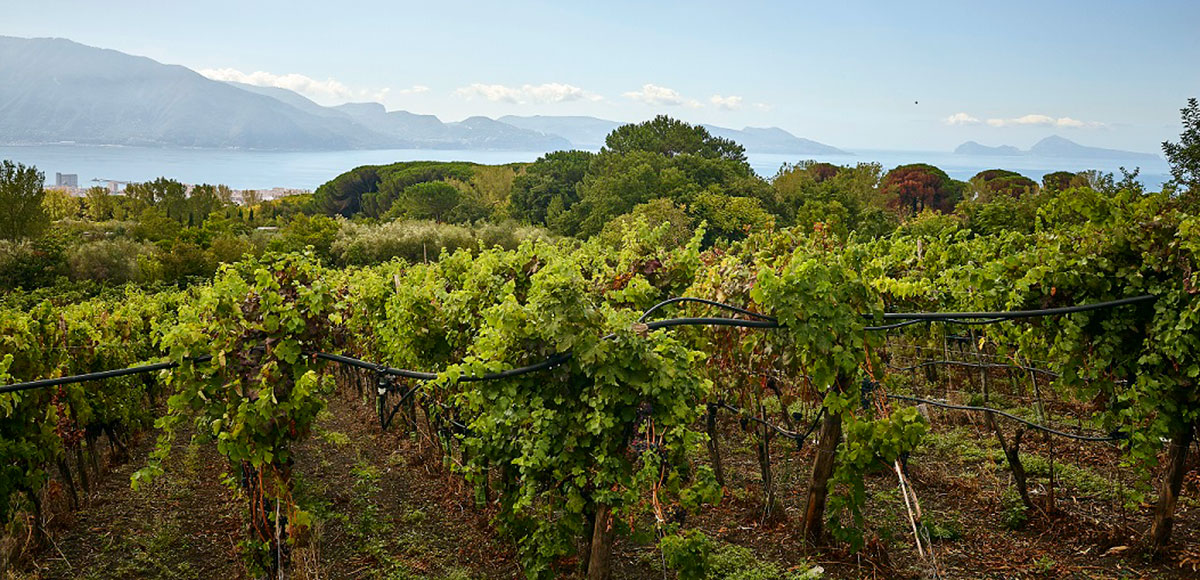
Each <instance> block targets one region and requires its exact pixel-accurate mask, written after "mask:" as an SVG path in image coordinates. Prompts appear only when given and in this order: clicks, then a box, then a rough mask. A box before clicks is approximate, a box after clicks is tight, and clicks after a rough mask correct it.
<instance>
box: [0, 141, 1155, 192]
mask: <svg viewBox="0 0 1200 580" xmlns="http://www.w3.org/2000/svg"><path fill="white" fill-rule="evenodd" d="M544 154H545V152H541V151H537V152H534V151H471V150H438V149H386V150H353V151H316V152H312V151H303V152H300V151H248V150H238V149H176V148H151V147H120V146H89V145H27V146H22V145H16V146H13V145H0V159H9V160H12V161H15V162H19V163H22V164H24V165H33V166H36V167H37V168H38V169H39V170H40V171H42V172H43V173H45V175H46V183H47V185H54V183H55V174H56V173H64V174H75V175H77V176H78V179H79V186H80V187H87V186H89V185H92V184H95V183H101V184H103V183H104V182H108V181H123V182H142V181H149V180H152V179H156V178H158V177H168V178H172V179H177V180H179V181H181V182H184V183H195V184H199V183H211V184H225V185H228V186H229V187H231V188H234V189H271V188H276V187H280V188H288V189H308V190H314V189H316V188H317V187H318V186H319V185H321V184H322V183H325V182H326V181H329V180H330V179H333V178H334V177H336V176H337V175H339V174H341V173H343V172H345V171H348V170H350V169H353V168H355V167H358V166H361V165H377V164H385V163H393V162H397V161H418V160H427V161H471V162H475V163H485V164H500V163H514V162H525V161H534V160H535V159H537V158H538V157H540V156H542V155H544ZM747 158H748V159H749V162H750V166H751V167H753V168H754V171H755V172H757V173H758V174H759V175H761V176H763V177H765V178H770V177H772V176H774V175H775V174H776V173H777V172H778V171H779V169H780V167H782V166H783V165H784V164H785V163H796V162H799V161H803V160H807V159H812V160H815V161H824V162H828V163H833V164H836V165H855V164H858V163H866V162H875V163H879V164H881V165H882V166H883V168H884V170H885V171H886V170H888V169H890V168H892V167H895V166H897V165H903V164H907V163H928V164H931V165H935V166H937V167H940V168H941V169H942V170H943V171H945V172H946V173H947V174H949V175H950V176H951V177H954V178H955V179H964V180H965V179H968V178H970V177H971V176H973V175H975V174H976V173H978V172H980V171H983V170H985V169H1008V170H1011V171H1016V172H1018V173H1021V174H1023V175H1025V176H1027V177H1029V178H1031V179H1034V180H1038V181H1040V180H1041V178H1042V176H1043V175H1045V174H1046V173H1051V172H1054V171H1082V170H1085V169H1095V170H1100V171H1104V172H1111V173H1114V174H1116V175H1117V177H1118V178H1120V173H1118V168H1119V167H1125V168H1126V169H1128V170H1133V169H1134V168H1135V167H1136V168H1140V169H1141V173H1140V174H1139V176H1138V177H1139V180H1140V181H1141V182H1142V184H1143V185H1145V186H1146V188H1147V189H1148V190H1151V191H1158V190H1159V189H1160V188H1161V187H1162V184H1163V183H1165V182H1166V181H1167V180H1169V179H1170V170H1169V167H1168V165H1167V162H1166V161H1165V160H1163V159H1161V158H1159V159H1157V160H1154V159H1150V160H1147V159H1144V158H1143V159H1068V158H1039V157H1034V156H1016V157H1002V156H994V157H993V156H974V155H959V154H955V153H951V152H946V151H872V150H862V151H856V152H855V153H853V154H848V155H847V154H838V155H812V154H795V155H786V154H779V153H769V154H767V153H748V154H747Z"/></svg>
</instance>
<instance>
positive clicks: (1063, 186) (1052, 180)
mask: <svg viewBox="0 0 1200 580" xmlns="http://www.w3.org/2000/svg"><path fill="white" fill-rule="evenodd" d="M1087 184H1088V182H1087V179H1086V178H1085V177H1082V176H1080V175H1079V174H1078V173H1072V172H1070V171H1055V172H1054V173H1047V174H1045V175H1043V176H1042V189H1044V190H1046V191H1065V190H1067V189H1070V188H1072V187H1084V186H1086V185H1087Z"/></svg>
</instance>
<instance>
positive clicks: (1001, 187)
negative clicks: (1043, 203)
mask: <svg viewBox="0 0 1200 580" xmlns="http://www.w3.org/2000/svg"><path fill="white" fill-rule="evenodd" d="M969 183H970V184H971V187H972V189H974V193H975V198H976V199H980V200H981V201H988V200H991V199H995V198H996V197H997V196H1007V197H1021V196H1023V195H1028V194H1031V193H1036V192H1037V190H1038V184H1037V182H1036V181H1034V180H1032V179H1029V178H1028V177H1025V176H1024V175H1021V174H1020V173H1017V172H1015V171H1009V170H1007V169H987V170H984V171H980V172H979V173H976V174H975V176H974V177H972V178H971V180H970V182H969Z"/></svg>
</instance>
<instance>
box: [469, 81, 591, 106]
mask: <svg viewBox="0 0 1200 580" xmlns="http://www.w3.org/2000/svg"><path fill="white" fill-rule="evenodd" d="M454 94H456V95H458V96H460V97H463V98H465V99H473V98H476V97H478V98H482V99H486V100H489V101H494V102H505V103H513V104H525V103H563V102H567V101H580V100H587V101H599V100H602V99H603V97H601V96H600V95H597V94H595V93H592V92H589V91H585V90H583V89H581V88H579V87H577V86H574V85H567V84H563V83H544V84H540V85H522V86H520V87H508V86H505V85H485V84H483V83H473V84H471V85H468V86H465V87H460V88H459V89H457V90H456V91H454Z"/></svg>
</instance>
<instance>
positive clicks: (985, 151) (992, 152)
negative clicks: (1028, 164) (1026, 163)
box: [954, 141, 1025, 156]
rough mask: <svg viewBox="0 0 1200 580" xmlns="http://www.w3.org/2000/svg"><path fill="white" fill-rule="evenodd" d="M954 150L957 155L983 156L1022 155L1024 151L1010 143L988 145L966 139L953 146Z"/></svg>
mask: <svg viewBox="0 0 1200 580" xmlns="http://www.w3.org/2000/svg"><path fill="white" fill-rule="evenodd" d="M954 152H955V153H956V154H958V155H985V156H1011V155H1024V154H1025V153H1024V152H1023V151H1021V150H1020V149H1017V148H1016V147H1013V146H1012V145H1000V146H999V147H989V146H987V145H980V144H979V143H976V142H974V141H967V142H966V143H963V144H962V145H959V146H958V147H955V148H954Z"/></svg>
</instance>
